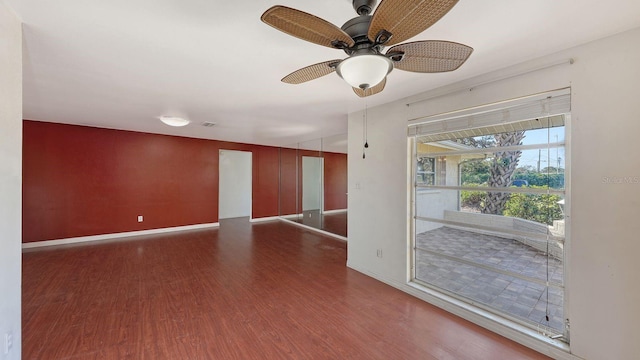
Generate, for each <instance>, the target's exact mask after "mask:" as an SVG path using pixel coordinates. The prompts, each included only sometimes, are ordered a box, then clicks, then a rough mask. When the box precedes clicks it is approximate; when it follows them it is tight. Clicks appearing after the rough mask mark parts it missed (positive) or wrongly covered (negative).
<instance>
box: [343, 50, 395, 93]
mask: <svg viewBox="0 0 640 360" xmlns="http://www.w3.org/2000/svg"><path fill="white" fill-rule="evenodd" d="M391 70H393V63H392V62H391V60H390V59H389V58H388V57H386V56H382V55H377V54H363V55H355V56H352V57H349V58H346V59H345V60H343V61H341V62H340V64H338V66H337V67H336V72H337V73H338V75H340V77H341V78H343V79H344V81H346V82H347V83H348V84H349V85H351V87H354V88H359V89H362V90H366V89H369V88H372V87H374V86H376V85H378V84H379V83H380V82H381V81H382V80H384V78H385V77H386V76H387V74H388V73H390V72H391Z"/></svg>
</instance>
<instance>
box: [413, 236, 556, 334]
mask: <svg viewBox="0 0 640 360" xmlns="http://www.w3.org/2000/svg"><path fill="white" fill-rule="evenodd" d="M416 247H417V250H416V278H417V279H418V280H421V281H424V282H426V283H428V284H431V285H434V286H436V287H439V288H442V289H445V290H448V291H450V292H452V293H455V294H458V295H461V296H463V297H465V298H468V299H470V300H473V301H475V302H479V303H482V304H484V305H487V306H489V307H490V308H494V309H497V310H499V311H501V312H504V313H506V314H508V315H511V316H514V317H516V318H519V319H522V320H525V321H528V322H530V323H534V324H540V325H544V326H547V327H550V328H552V329H553V330H555V331H557V332H558V333H562V332H563V330H562V329H563V323H564V321H563V319H564V316H563V290H562V289H561V288H558V287H553V286H550V287H549V289H548V290H547V287H546V286H544V285H543V284H540V283H538V282H535V281H532V280H524V279H521V278H518V277H515V276H510V275H506V274H503V273H500V272H496V271H491V270H488V269H484V268H482V267H477V266H473V265H470V264H467V263H464V262H460V261H455V260H453V259H449V258H447V257H444V256H438V255H435V254H433V253H431V252H435V253H438V254H443V255H446V256H451V257H455V258H460V259H463V260H465V261H468V262H471V263H476V264H481V265H486V266H490V267H492V268H497V269H499V270H501V271H508V272H512V273H516V274H519V275H522V276H525V277H529V278H533V279H538V280H541V281H543V282H546V281H547V273H548V279H549V281H550V282H554V283H560V284H562V283H563V265H562V261H560V260H558V259H555V258H553V257H551V256H549V257H548V256H547V255H546V254H545V253H543V252H540V251H538V250H536V249H534V248H532V247H529V246H527V245H524V244H522V243H520V242H518V241H515V240H511V239H505V238H501V237H498V236H492V235H484V234H478V233H475V232H471V231H465V230H460V229H454V228H451V227H446V226H443V227H440V228H437V229H435V230H430V231H426V232H423V233H421V234H418V235H417V236H416ZM547 311H548V314H549V321H546V314H547Z"/></svg>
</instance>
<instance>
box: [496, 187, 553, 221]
mask: <svg viewBox="0 0 640 360" xmlns="http://www.w3.org/2000/svg"><path fill="white" fill-rule="evenodd" d="M531 188H536V189H545V188H546V186H532V187H531ZM561 199H562V198H561V197H560V196H559V195H555V194H520V193H513V194H511V196H510V197H509V200H507V203H506V205H505V208H504V215H505V216H511V217H517V218H520V219H525V220H531V221H536V222H539V223H542V224H547V225H553V220H560V219H562V218H563V217H564V216H563V215H562V211H561V210H560V206H559V205H558V201H560V200H561Z"/></svg>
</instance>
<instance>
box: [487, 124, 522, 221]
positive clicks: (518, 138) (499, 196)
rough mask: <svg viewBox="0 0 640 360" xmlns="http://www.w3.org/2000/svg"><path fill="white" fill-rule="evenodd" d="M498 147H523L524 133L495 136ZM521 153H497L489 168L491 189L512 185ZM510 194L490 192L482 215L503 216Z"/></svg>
mask: <svg viewBox="0 0 640 360" xmlns="http://www.w3.org/2000/svg"><path fill="white" fill-rule="evenodd" d="M494 138H495V141H496V147H498V148H500V147H505V146H515V145H522V139H524V131H516V132H509V133H502V134H496V135H494ZM520 155H522V152H521V151H497V152H495V153H494V157H493V161H492V162H491V166H490V167H489V179H488V180H487V185H488V186H489V187H509V186H511V184H512V179H511V177H512V175H513V172H514V171H515V170H516V167H518V161H519V160H520ZM509 195H510V194H509V193H504V192H488V193H487V197H486V199H485V203H484V207H483V208H482V213H484V214H496V215H502V211H503V210H504V206H505V204H506V203H507V200H509Z"/></svg>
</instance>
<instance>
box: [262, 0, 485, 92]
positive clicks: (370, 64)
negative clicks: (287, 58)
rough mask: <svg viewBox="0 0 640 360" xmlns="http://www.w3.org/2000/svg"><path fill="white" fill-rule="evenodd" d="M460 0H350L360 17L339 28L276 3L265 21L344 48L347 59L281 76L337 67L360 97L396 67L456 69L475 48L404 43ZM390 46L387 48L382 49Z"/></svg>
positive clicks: (318, 73) (301, 78) (377, 88)
mask: <svg viewBox="0 0 640 360" xmlns="http://www.w3.org/2000/svg"><path fill="white" fill-rule="evenodd" d="M457 2H458V0H382V1H381V2H380V5H379V6H378V7H377V8H376V10H375V12H374V13H373V15H369V14H370V13H371V10H372V9H373V8H374V6H375V4H376V0H352V4H353V8H354V10H355V11H356V13H358V16H356V17H355V18H353V19H351V20H349V21H347V22H346V23H345V24H344V25H342V27H341V28H339V27H337V26H335V25H333V24H331V23H330V22H328V21H326V20H323V19H321V18H319V17H317V16H314V15H311V14H308V13H305V12H303V11H300V10H296V9H292V8H289V7H286V6H281V5H276V6H273V7H271V8H270V9H268V10H267V11H265V12H264V14H262V17H261V20H262V21H263V22H264V23H266V24H268V25H270V26H272V27H274V28H276V29H278V30H280V31H282V32H285V33H287V34H289V35H292V36H295V37H297V38H300V39H302V40H306V41H310V42H312V43H315V44H318V45H322V46H326V47H330V48H333V49H340V50H344V52H346V53H347V55H349V57H347V58H346V59H335V60H329V61H324V62H321V63H318V64H314V65H311V66H307V67H304V68H302V69H299V70H296V71H294V72H292V73H291V74H289V75H287V76H285V77H284V78H282V81H283V82H285V83H288V84H300V83H303V82H307V81H310V80H314V79H317V78H319V77H322V76H324V75H328V74H330V73H332V72H334V71H335V72H337V73H338V75H339V76H340V77H341V78H343V79H344V80H345V81H346V82H347V83H348V84H349V85H351V86H352V87H353V91H354V92H355V93H356V94H357V95H358V96H360V97H365V96H370V95H373V94H377V93H379V92H381V91H382V90H383V89H384V86H385V84H386V77H387V74H389V73H390V72H391V70H393V69H394V68H397V69H399V70H404V71H411V72H419V73H437V72H446V71H453V70H456V69H457V68H459V67H460V66H461V65H462V64H463V63H464V62H465V61H466V60H467V58H469V55H471V52H473V48H471V47H469V46H466V45H463V44H459V43H455V42H450V41H437V40H430V41H415V42H409V43H404V44H399V45H397V44H398V43H400V42H402V41H405V40H408V39H410V38H412V37H414V36H415V35H418V34H419V33H421V32H423V31H424V30H426V29H427V28H429V27H430V26H431V25H433V24H434V23H436V22H437V21H438V20H440V18H442V17H443V16H444V15H445V14H446V13H447V12H449V10H451V8H453V6H454V5H455V4H456V3H457ZM387 46H391V48H389V49H388V50H387V51H386V53H383V52H382V51H383V49H384V48H385V47H387Z"/></svg>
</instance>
